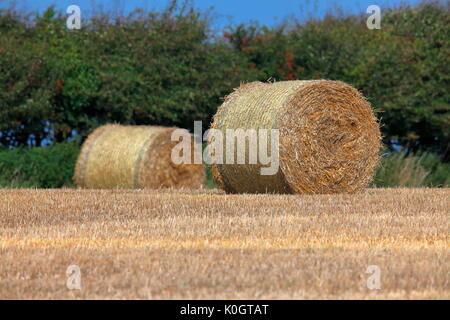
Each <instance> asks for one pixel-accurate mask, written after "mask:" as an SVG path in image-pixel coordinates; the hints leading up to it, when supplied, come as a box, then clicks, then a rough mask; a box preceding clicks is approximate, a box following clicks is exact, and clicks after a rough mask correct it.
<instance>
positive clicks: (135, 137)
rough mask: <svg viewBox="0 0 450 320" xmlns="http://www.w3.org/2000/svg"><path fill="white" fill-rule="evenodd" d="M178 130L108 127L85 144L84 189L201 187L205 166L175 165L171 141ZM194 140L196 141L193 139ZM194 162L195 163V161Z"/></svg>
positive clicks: (81, 162)
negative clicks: (172, 157)
mask: <svg viewBox="0 0 450 320" xmlns="http://www.w3.org/2000/svg"><path fill="white" fill-rule="evenodd" d="M175 129H176V128H164V127H156V126H121V125H106V126H102V127H99V128H97V129H96V130H95V131H94V132H93V133H92V134H91V135H90V136H89V137H88V138H87V140H86V141H85V142H84V144H83V147H82V149H81V153H80V155H79V157H78V160H77V164H76V168H75V176H74V180H75V183H76V184H77V185H78V186H80V187H83V188H96V189H111V188H121V189H135V188H148V189H158V188H167V187H173V188H201V187H202V186H203V183H204V180H205V175H204V170H203V166H202V165H198V164H180V165H175V164H174V163H173V162H172V160H171V152H172V148H173V147H174V146H175V145H176V144H178V142H176V141H175V142H174V141H171V134H172V132H173V130H175ZM192 140H193V139H192ZM192 163H193V162H192Z"/></svg>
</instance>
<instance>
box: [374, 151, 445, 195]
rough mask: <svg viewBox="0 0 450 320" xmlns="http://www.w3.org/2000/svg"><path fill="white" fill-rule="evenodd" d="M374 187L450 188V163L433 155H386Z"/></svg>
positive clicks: (396, 153) (376, 176) (399, 153)
mask: <svg viewBox="0 0 450 320" xmlns="http://www.w3.org/2000/svg"><path fill="white" fill-rule="evenodd" d="M373 185H374V186H377V187H450V163H442V162H441V161H440V159H439V156H437V155H436V154H432V153H422V154H417V155H414V154H410V155H406V154H405V153H403V152H393V153H391V154H388V155H385V156H384V157H383V158H382V160H381V163H380V166H379V167H378V170H377V173H376V175H375V178H374V181H373Z"/></svg>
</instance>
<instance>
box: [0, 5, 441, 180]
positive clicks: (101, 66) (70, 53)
mask: <svg viewBox="0 0 450 320" xmlns="http://www.w3.org/2000/svg"><path fill="white" fill-rule="evenodd" d="M449 9H450V4H449V3H448V2H447V3H444V4H442V3H439V2H428V3H422V4H420V5H418V6H415V7H402V8H397V9H392V10H387V9H383V12H382V22H381V30H369V29H367V27H366V18H367V17H366V16H365V15H360V16H354V15H350V16H345V15H341V14H337V15H328V16H326V17H325V18H324V19H320V20H314V19H311V20H309V21H306V22H305V21H302V22H301V23H300V22H298V21H295V20H292V21H290V22H289V23H284V24H281V25H277V26H275V27H271V28H268V27H265V26H258V25H256V24H250V25H238V26H234V27H229V28H227V29H226V30H224V32H223V34H220V35H218V34H217V33H215V32H212V29H211V27H210V25H211V24H210V18H209V17H208V16H207V15H206V14H204V13H201V12H199V11H196V10H194V9H192V6H190V5H189V4H187V2H177V1H173V2H172V3H171V4H170V5H169V6H168V7H167V9H166V10H164V11H162V12H143V11H139V10H138V11H136V12H133V13H132V14H130V15H128V16H107V15H104V14H97V15H95V16H93V17H92V18H90V19H88V20H83V22H82V29H81V30H68V29H67V28H66V26H65V22H66V21H65V19H66V15H65V14H62V13H58V12H55V10H54V9H53V8H52V7H50V8H49V9H48V10H47V11H46V12H44V13H43V14H42V15H38V16H33V15H31V16H30V15H26V14H20V13H18V12H16V11H14V10H6V9H0V149H7V148H11V147H25V146H41V145H44V144H48V143H61V142H64V141H67V140H68V139H69V138H73V137H74V136H76V137H78V141H83V139H84V138H85V137H86V136H87V135H88V134H89V133H90V132H91V131H92V130H93V129H95V128H96V127H98V126H99V125H101V124H104V123H110V122H118V123H122V124H158V125H168V126H179V127H184V128H191V127H192V125H193V121H194V120H203V121H204V127H206V126H207V124H209V122H210V120H211V117H212V115H213V114H214V112H215V111H216V108H217V107H218V106H219V105H220V104H221V102H222V98H223V97H224V96H225V95H226V94H228V93H229V92H230V91H231V90H232V88H234V87H237V86H238V85H239V83H240V82H241V81H244V82H245V81H254V80H260V81H266V80H268V79H273V80H286V79H316V78H327V79H336V80H343V81H346V82H348V83H350V84H352V85H353V86H355V87H356V88H358V89H359V90H361V91H362V92H363V93H364V94H365V96H366V97H367V98H368V99H369V101H370V102H371V103H372V105H373V106H374V108H375V109H376V111H377V112H378V116H379V118H380V119H381V124H382V131H383V137H384V144H385V145H386V147H387V148H388V149H389V151H390V152H392V151H393V150H396V149H398V148H399V147H400V148H402V150H404V151H405V152H406V154H407V155H409V156H408V157H406V158H405V159H404V158H403V157H402V156H400V155H398V156H395V154H394V156H393V157H389V158H387V159H386V160H385V161H388V163H385V165H384V166H383V167H382V168H383V169H380V170H381V171H379V174H378V177H377V179H378V180H376V184H377V185H394V184H395V183H403V182H401V181H403V180H402V179H404V178H402V177H397V178H392V177H393V175H394V173H399V172H400V171H401V170H400V171H399V168H400V167H398V166H401V165H406V166H408V168H411V170H413V172H416V174H417V179H419V180H421V181H420V182H408V183H411V184H417V183H421V184H422V183H424V184H426V185H445V184H446V183H447V184H448V176H449V172H448V166H446V165H443V166H441V165H440V164H439V163H438V160H439V159H441V160H443V161H445V162H446V163H449V162H450V91H449V90H448V88H449V87H450V83H449V82H450V81H449V74H450V61H449V59H448V57H449V56H450V28H448V26H449V24H450V13H449V12H450V10H449ZM205 129H206V128H205ZM71 145H72V144H71V143H69V144H67V145H65V144H62V145H61V146H71ZM55 148H56V149H57V148H60V147H59V146H57V147H55ZM67 148H68V147H67ZM38 150H41V149H38ZM42 150H46V151H48V150H51V148H50V149H42ZM14 152H16V153H17V154H16V155H17V156H18V155H19V154H30V155H34V153H33V152H34V151H32V150H25V149H18V150H10V151H5V152H2V155H3V156H4V155H5V154H14ZM36 152H37V153H39V152H44V153H45V151H36ZM420 152H427V154H434V155H433V156H428V155H422V156H413V154H419V153H420ZM55 157H56V156H55ZM396 157H397V158H396ZM2 159H3V158H2ZM13 159H14V157H12V156H11V157H10V158H9V160H8V161H9V162H8V163H6V162H5V163H3V161H1V162H0V164H1V165H2V166H3V167H5V168H9V169H8V170H7V171H2V173H0V174H1V176H2V177H4V179H5V180H6V182H2V183H4V184H5V183H7V182H8V181H11V179H12V180H14V181H27V178H26V176H25V175H26V173H27V174H28V173H30V172H31V171H29V170H31V169H26V170H25V169H20V170H18V169H17V170H15V171H11V168H13V167H14V166H13V162H11V161H13ZM408 159H414V160H408ZM417 159H420V161H419V160H417ZM430 159H431V160H430ZM5 161H6V158H5ZM389 161H390V162H389ZM418 161H419V162H420V166H418V164H417V162H418ZM38 162H39V160H38ZM422 165H423V168H422ZM395 166H397V167H395ZM15 167H16V168H19V167H20V168H25V167H24V166H23V163H19V164H18V165H17V166H15ZM419 167H420V168H419ZM393 168H397V169H393ZM27 170H28V171H27ZM389 170H391V172H392V173H388V172H389ZM408 170H409V169H408ZM414 170H416V171H414ZM33 172H35V173H36V172H37V171H36V170H35V171H33ZM12 173H14V174H13V175H12V176H13V178H11V174H12ZM19 173H20V174H19ZM67 177H68V174H66V173H65V178H63V179H61V180H58V179H57V177H53V176H51V175H50V176H48V179H49V181H48V182H45V181H44V180H42V179H43V178H42V176H40V175H38V176H37V177H36V178H33V177H32V176H30V177H29V181H28V182H24V183H25V184H26V185H30V186H31V185H35V186H38V185H45V186H59V185H62V184H64V183H66V182H67V181H68V180H67V179H66V178H67ZM386 177H389V178H386ZM391 178H392V179H394V180H392V181H391V180H389V179H391ZM33 179H34V180H33ZM394 181H396V182H394ZM408 181H409V180H408Z"/></svg>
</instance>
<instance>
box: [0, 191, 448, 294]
mask: <svg viewBox="0 0 450 320" xmlns="http://www.w3.org/2000/svg"><path fill="white" fill-rule="evenodd" d="M449 208H450V189H449V188H444V189H431V188H423V189H405V188H398V189H367V190H365V191H364V192H362V193H359V194H354V195H348V194H337V195H273V194H265V195H250V194H243V195H229V194H224V193H223V192H221V191H218V190H206V189H201V190H81V189H53V190H50V189H47V190H44V189H43V190H39V189H17V190H11V189H0V299H450V280H449V279H450V277H449V272H450V264H449V261H450V259H449V258H450V252H449V248H450V234H449V226H450V221H449V219H448V218H449ZM70 265H76V266H79V268H80V271H81V274H80V279H81V290H69V289H68V287H67V286H66V282H67V279H68V275H66V270H67V268H68V267H69V266H70ZM369 266H375V268H378V269H379V272H380V277H379V280H380V281H379V289H373V288H369V287H368V285H367V283H368V279H369V278H370V277H371V274H370V273H368V270H370V268H369ZM368 268H369V269H368Z"/></svg>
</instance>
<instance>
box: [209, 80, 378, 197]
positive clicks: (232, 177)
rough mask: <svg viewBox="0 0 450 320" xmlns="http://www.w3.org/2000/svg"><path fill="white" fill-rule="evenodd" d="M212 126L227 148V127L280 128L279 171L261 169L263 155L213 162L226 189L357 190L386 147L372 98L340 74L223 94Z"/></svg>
mask: <svg viewBox="0 0 450 320" xmlns="http://www.w3.org/2000/svg"><path fill="white" fill-rule="evenodd" d="M212 128H214V129H219V130H220V131H221V132H222V134H223V141H224V142H223V144H224V155H225V153H226V147H225V145H226V142H225V140H226V139H225V138H226V134H225V129H239V128H240V129H243V130H247V129H256V130H257V129H278V130H279V131H278V132H279V170H278V172H277V173H276V174H275V175H261V174H260V168H261V167H267V165H264V166H263V165H261V164H260V163H259V161H258V163H257V164H248V163H247V162H246V163H245V164H227V163H223V164H213V165H212V172H213V177H214V180H215V181H216V183H217V184H218V185H219V186H220V187H221V188H222V189H224V190H225V191H226V192H229V193H264V192H270V193H354V192H357V191H360V190H362V189H363V188H365V187H366V186H367V185H368V184H369V183H370V181H371V179H372V177H373V174H374V171H375V169H376V166H377V163H378V159H379V151H380V147H381V135H380V128H379V124H378V121H377V119H376V117H375V116H374V113H373V110H372V108H371V106H370V104H369V103H368V102H367V101H366V99H365V98H364V97H363V96H362V95H361V94H360V93H359V92H358V91H357V90H356V89H354V88H353V87H351V86H350V85H348V84H345V83H343V82H340V81H328V80H311V81H282V82H275V83H261V82H252V83H248V84H244V85H242V86H241V87H240V88H238V89H236V90H235V91H234V92H233V93H232V94H230V95H229V96H228V97H226V99H225V101H224V103H223V104H222V106H221V107H220V108H219V109H218V111H217V113H216V115H215V116H214V120H213V123H212ZM209 142H210V143H211V139H210V141H209ZM268 145H270V142H269V143H268ZM246 148H248V145H247V147H246ZM268 149H269V150H270V147H269V148H268ZM234 152H236V148H235V151H234ZM246 152H248V149H247V151H246ZM211 157H212V159H213V161H214V160H215V157H214V155H213V154H212V155H211ZM224 159H225V156H224Z"/></svg>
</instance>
